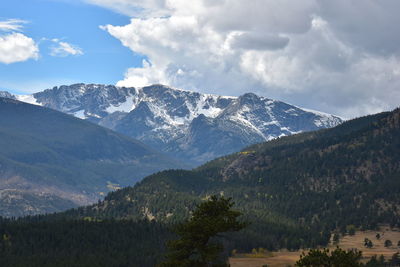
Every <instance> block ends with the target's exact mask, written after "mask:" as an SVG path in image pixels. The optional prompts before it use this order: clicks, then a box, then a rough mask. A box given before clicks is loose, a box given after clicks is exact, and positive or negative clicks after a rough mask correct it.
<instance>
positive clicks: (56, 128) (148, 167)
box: [0, 97, 184, 216]
mask: <svg viewBox="0 0 400 267" xmlns="http://www.w3.org/2000/svg"><path fill="white" fill-rule="evenodd" d="M179 167H184V165H182V164H180V163H178V162H177V161H175V160H172V159H170V158H168V157H167V156H165V155H163V154H160V153H158V152H156V151H155V150H153V149H151V148H149V147H147V146H146V145H144V144H143V143H141V142H139V141H137V140H134V139H132V138H129V137H126V136H124V135H121V134H118V133H115V132H113V131H111V130H109V129H106V128H103V127H100V126H98V125H95V124H93V123H89V122H87V121H83V120H80V119H77V118H74V117H72V116H69V115H66V114H64V113H61V112H58V111H55V110H52V109H49V108H44V107H39V106H35V105H30V104H27V103H23V102H20V101H17V100H14V99H8V98H1V97H0V216H22V215H30V214H37V213H45V212H55V211H60V210H64V209H67V208H71V207H75V206H77V205H85V204H89V203H93V202H95V201H97V200H98V199H100V198H102V197H103V196H104V195H105V194H106V193H107V192H109V191H112V190H115V189H117V188H119V187H122V186H127V185H132V184H134V183H135V182H137V181H139V180H140V179H141V178H143V177H144V176H146V175H149V174H151V173H154V172H157V171H160V170H163V169H170V168H179Z"/></svg>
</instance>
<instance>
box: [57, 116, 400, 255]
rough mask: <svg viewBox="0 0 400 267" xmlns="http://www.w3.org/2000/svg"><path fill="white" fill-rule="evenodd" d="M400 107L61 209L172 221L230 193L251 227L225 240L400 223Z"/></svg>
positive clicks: (286, 237)
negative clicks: (208, 199)
mask: <svg viewBox="0 0 400 267" xmlns="http://www.w3.org/2000/svg"><path fill="white" fill-rule="evenodd" d="M399 125H400V110H398V109H397V110H395V111H393V112H386V113H380V114H377V115H373V116H367V117H363V118H359V119H355V120H352V121H348V122H345V123H343V124H342V125H340V126H338V127H335V128H333V129H327V130H321V131H317V132H310V133H303V134H298V135H294V136H289V137H284V138H280V139H277V140H273V141H271V142H266V143H262V144H258V145H254V146H252V147H249V148H247V149H245V150H244V151H252V153H236V154H232V155H229V156H226V157H222V158H218V159H216V160H213V161H211V162H209V163H207V164H205V165H203V166H201V167H199V168H197V169H195V170H193V171H184V170H169V171H163V172H159V173H156V174H153V175H151V176H149V177H147V178H145V179H144V180H142V181H141V182H140V183H138V184H136V185H135V186H134V187H128V188H124V189H122V190H119V191H116V192H112V193H110V194H109V195H108V196H107V197H106V198H105V200H104V201H103V202H100V203H98V204H96V205H95V206H93V207H89V208H79V209H75V210H71V211H69V212H67V213H66V214H65V215H64V216H71V217H73V218H75V217H84V216H91V217H96V218H100V219H104V218H129V219H133V220H140V219H143V218H146V217H147V218H154V219H156V220H157V221H160V222H166V223H177V222H182V221H183V220H185V219H186V218H188V217H189V215H190V212H191V211H193V210H194V208H195V207H196V204H198V203H199V202H200V200H201V199H204V198H205V197H207V196H210V195H215V194H221V195H224V196H226V197H232V198H233V199H235V202H236V207H237V209H238V210H239V211H241V212H243V214H244V215H243V217H244V219H245V220H247V221H249V222H251V225H250V226H249V227H247V228H246V229H244V230H243V231H241V232H240V233H235V234H232V236H231V238H230V240H229V241H227V242H226V246H227V247H228V248H230V249H235V248H236V249H238V250H240V251H250V250H251V249H252V248H256V247H264V248H266V249H268V250H275V249H280V248H288V249H298V248H303V247H315V246H317V245H326V244H327V243H328V242H329V239H330V236H331V233H332V232H333V231H338V232H341V233H349V234H352V233H354V231H355V230H356V229H360V230H362V229H376V228H377V226H378V224H379V223H387V224H390V225H391V226H399V220H398V218H399V212H400V211H399V210H398V208H397V207H398V206H399V205H400V202H399V201H400V200H399V198H398V196H399V194H400V191H399V190H400V179H399V177H400V162H399V160H398V159H399V158H400V139H399V138H398V136H400V126H399Z"/></svg>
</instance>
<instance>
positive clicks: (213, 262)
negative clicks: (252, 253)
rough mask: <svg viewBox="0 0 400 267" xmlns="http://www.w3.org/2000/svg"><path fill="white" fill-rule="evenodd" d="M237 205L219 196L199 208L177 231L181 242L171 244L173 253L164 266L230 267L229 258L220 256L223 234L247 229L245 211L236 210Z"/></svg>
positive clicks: (168, 255) (169, 244)
mask: <svg viewBox="0 0 400 267" xmlns="http://www.w3.org/2000/svg"><path fill="white" fill-rule="evenodd" d="M233 205H234V203H233V202H232V199H231V198H228V199H226V198H224V197H218V196H212V197H211V198H210V199H209V200H208V201H206V202H203V203H201V204H200V205H198V206H197V208H196V210H195V211H194V212H193V216H192V217H191V218H190V219H189V220H188V221H187V222H185V223H182V224H180V225H178V227H177V228H176V233H177V234H178V235H179V236H180V239H177V240H174V241H170V242H169V243H168V248H169V250H170V252H169V253H168V254H167V257H166V261H165V262H163V263H161V265H160V266H163V267H166V266H171V267H172V266H181V267H185V266H187V267H203V266H204V267H205V266H227V264H226V259H221V257H220V254H221V252H222V251H223V246H222V244H221V243H220V242H219V239H220V238H221V237H222V236H221V233H225V232H233V231H239V230H241V229H242V228H244V227H245V226H246V223H244V222H239V221H238V217H239V216H240V215H241V212H239V211H235V210H232V209H231V208H232V207H233Z"/></svg>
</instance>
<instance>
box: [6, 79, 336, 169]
mask: <svg viewBox="0 0 400 267" xmlns="http://www.w3.org/2000/svg"><path fill="white" fill-rule="evenodd" d="M1 95H3V96H4V97H14V98H16V99H18V100H20V101H25V102H28V103H32V104H36V105H41V106H44V107H48V108H52V109H55V110H58V111H61V112H64V113H67V114H70V115H73V116H75V117H78V118H81V119H85V120H88V121H91V122H94V123H97V124H99V125H101V126H104V127H107V128H110V129H112V130H114V131H116V132H119V133H122V134H124V135H127V136H130V137H132V138H135V139H137V140H140V141H142V142H143V143H145V144H146V145H149V146H151V147H153V148H154V149H156V150H157V151H162V152H164V153H167V154H169V155H170V156H173V157H175V158H178V159H181V160H183V161H185V162H186V163H187V164H190V165H192V166H198V165H200V164H203V163H205V162H207V161H209V160H212V159H214V158H216V157H219V156H223V155H227V154H230V153H233V152H237V151H239V150H241V149H243V148H244V147H246V146H249V145H252V144H255V143H259V142H264V141H268V140H271V139H273V138H276V137H279V136H284V135H291V134H293V133H299V132H304V131H313V130H317V129H322V128H330V127H333V126H336V125H338V124H339V123H341V122H342V120H341V119H340V118H339V117H336V116H333V115H330V114H325V113H321V112H317V111H310V110H306V109H302V108H299V107H296V106H293V105H290V104H286V103H284V102H281V101H276V100H272V99H268V98H266V97H260V96H257V95H255V94H253V93H247V94H244V95H242V96H239V97H231V96H219V95H211V94H202V93H198V92H192V91H186V90H180V89H175V88H171V87H168V86H164V85H159V84H156V85H151V86H146V87H141V88H133V87H131V88H125V87H116V86H113V85H102V84H73V85H70V86H66V85H62V86H58V87H54V88H52V89H47V90H44V91H42V92H38V93H35V94H32V95H25V96H23V95H19V96H18V95H16V96H13V95H11V94H9V93H7V92H3V93H2V92H0V96H1Z"/></svg>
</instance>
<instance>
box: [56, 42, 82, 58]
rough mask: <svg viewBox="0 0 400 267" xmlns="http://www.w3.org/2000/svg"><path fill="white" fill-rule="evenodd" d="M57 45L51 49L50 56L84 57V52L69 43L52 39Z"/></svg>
mask: <svg viewBox="0 0 400 267" xmlns="http://www.w3.org/2000/svg"><path fill="white" fill-rule="evenodd" d="M51 41H52V42H54V43H55V44H56V45H55V46H52V47H50V55H51V56H54V57H66V56H70V55H72V56H81V55H83V50H82V49H81V48H80V47H78V46H76V45H72V44H70V43H67V42H63V41H60V40H59V39H52V40H51Z"/></svg>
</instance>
